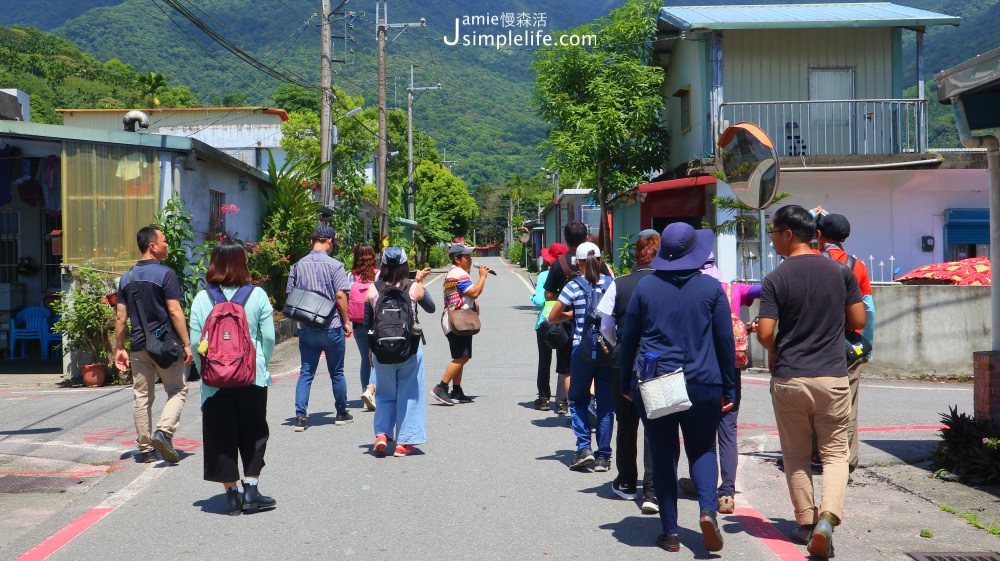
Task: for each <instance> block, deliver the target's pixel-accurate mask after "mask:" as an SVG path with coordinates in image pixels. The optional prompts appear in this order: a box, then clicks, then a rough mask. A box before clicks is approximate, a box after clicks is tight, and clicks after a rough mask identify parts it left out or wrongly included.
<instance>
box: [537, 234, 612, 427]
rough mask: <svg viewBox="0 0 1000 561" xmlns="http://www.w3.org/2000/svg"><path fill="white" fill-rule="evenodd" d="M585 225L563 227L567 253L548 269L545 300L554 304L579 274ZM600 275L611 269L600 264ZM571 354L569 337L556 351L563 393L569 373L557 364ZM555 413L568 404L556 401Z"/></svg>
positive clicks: (566, 361) (565, 410) (566, 410)
mask: <svg viewBox="0 0 1000 561" xmlns="http://www.w3.org/2000/svg"><path fill="white" fill-rule="evenodd" d="M587 232H588V230H587V225H586V224H584V223H583V222H579V221H577V222H569V223H567V224H566V225H565V226H563V238H564V239H565V240H566V247H568V248H569V251H568V252H567V254H566V255H565V256H561V257H560V258H559V259H556V260H555V262H553V263H552V266H551V267H549V275H548V276H547V277H546V278H545V284H544V287H545V299H546V300H548V301H551V302H554V301H555V300H556V299H557V298H559V293H560V292H562V289H563V287H564V286H566V283H567V282H569V281H570V280H572V279H573V278H574V277H576V276H577V275H579V274H580V267H579V266H578V265H577V263H576V257H575V255H576V248H577V247H579V246H580V244H582V243H584V242H586V241H587V238H588V234H587ZM601 273H602V274H605V275H611V269H609V268H608V266H607V265H605V264H604V263H603V262H601ZM572 352H573V338H572V337H570V338H569V341H568V342H567V343H566V346H565V347H563V348H561V349H556V367H557V370H556V373H558V374H559V381H558V382H557V383H558V384H559V386H560V387H561V388H562V389H563V393H568V392H569V372H565V373H563V372H559V370H558V365H559V364H567V365H568V364H570V363H571V360H570V354H571V353H572ZM556 413H558V414H560V415H566V414H568V413H569V404H568V403H564V402H561V401H558V400H557V401H556Z"/></svg>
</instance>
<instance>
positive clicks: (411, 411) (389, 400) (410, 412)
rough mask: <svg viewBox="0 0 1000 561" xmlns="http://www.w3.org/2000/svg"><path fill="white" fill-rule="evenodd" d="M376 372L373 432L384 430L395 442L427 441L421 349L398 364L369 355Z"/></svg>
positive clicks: (379, 432) (421, 347)
mask: <svg viewBox="0 0 1000 561" xmlns="http://www.w3.org/2000/svg"><path fill="white" fill-rule="evenodd" d="M372 366H374V367H375V371H377V372H378V391H377V392H376V393H375V419H374V421H373V423H374V425H375V435H376V436H378V435H379V434H386V435H387V436H388V437H389V438H393V435H394V434H395V438H394V440H395V441H396V443H397V444H423V443H425V442H427V401H426V399H425V395H426V392H424V349H423V345H421V346H420V347H419V348H418V349H417V352H416V354H414V355H413V356H411V357H410V358H408V359H406V360H405V361H403V362H401V363H399V364H382V363H380V362H379V361H378V358H376V357H374V356H372Z"/></svg>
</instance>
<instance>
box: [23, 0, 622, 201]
mask: <svg viewBox="0 0 1000 561" xmlns="http://www.w3.org/2000/svg"><path fill="white" fill-rule="evenodd" d="M620 3H621V2H619V1H610V0H606V1H596V2H587V3H580V4H571V3H569V2H565V1H560V0H546V1H535V2H527V1H511V2H506V3H504V5H503V7H502V12H517V13H520V12H526V13H530V14H539V13H543V14H545V20H546V21H545V24H546V25H545V27H544V29H545V30H547V31H552V30H555V29H559V28H566V27H570V26H575V25H579V24H581V23H584V22H587V21H591V20H593V19H595V18H597V17H600V16H601V15H604V14H605V13H607V11H608V10H609V9H611V8H612V7H614V6H616V5H619V4H620ZM28 4H30V3H28ZM81 4H92V5H94V6H95V7H93V8H91V9H89V10H87V11H85V12H83V13H81V14H80V15H77V16H76V17H72V18H69V19H67V20H66V21H64V22H62V23H61V24H60V25H59V26H58V27H55V28H53V29H52V31H53V32H54V33H56V34H58V35H60V36H63V37H66V38H68V39H70V40H71V41H73V42H74V43H75V44H77V45H78V46H79V47H80V49H81V50H83V51H85V52H87V53H90V54H92V55H93V56H95V57H97V58H98V59H101V60H106V59H110V58H119V59H121V60H122V61H123V62H126V63H128V64H130V65H132V66H134V67H135V68H137V69H139V70H141V71H155V72H161V73H163V74H166V75H167V76H169V77H170V83H171V84H185V85H188V86H190V88H191V90H192V91H193V92H194V93H195V95H196V96H197V98H198V99H199V100H200V101H201V102H202V103H205V104H218V103H220V102H221V100H222V99H223V98H226V96H229V99H233V98H234V96H233V94H238V95H242V96H245V103H248V104H257V103H267V102H268V101H269V99H270V96H271V94H272V93H273V91H274V89H275V88H276V87H277V86H278V85H280V84H281V82H279V81H278V80H275V79H273V78H270V77H267V76H264V75H263V74H262V73H260V72H258V71H257V70H254V69H252V68H250V67H249V65H247V64H246V63H244V62H242V61H239V60H237V59H236V57H235V56H234V55H232V54H230V53H229V52H227V51H225V50H224V49H222V48H221V47H220V46H219V45H218V44H216V43H215V42H213V41H211V40H210V39H208V38H207V37H206V36H205V35H204V33H202V32H201V31H200V30H198V29H197V28H196V27H195V26H194V25H192V24H191V23H190V22H189V21H187V20H185V19H183V18H182V17H180V16H179V15H178V14H177V13H176V12H174V11H172V10H171V9H169V8H166V7H165V6H163V5H162V4H161V3H160V2H155V3H154V2H136V1H127V2H121V3H118V4H116V5H104V4H107V2H106V1H104V2H101V1H99V0H90V1H89V2H86V1H85V2H82V3H81ZM186 4H189V5H192V6H193V5H197V9H195V10H194V12H195V13H196V14H197V16H198V17H199V18H200V19H202V20H203V21H204V22H205V23H206V24H208V25H209V26H211V27H212V29H214V30H215V31H217V32H218V33H220V34H221V35H223V36H225V37H226V38H228V39H229V40H231V41H232V42H234V43H236V44H237V45H238V46H239V47H240V48H242V49H243V50H245V51H247V52H250V53H252V54H253V55H254V56H255V57H256V58H257V59H259V60H261V61H263V62H265V63H267V64H268V65H269V66H271V67H274V68H276V69H278V70H279V71H280V72H282V73H283V74H285V75H287V76H288V77H289V78H291V79H294V80H299V81H302V82H308V83H312V84H318V82H319V46H320V27H319V25H318V19H316V18H314V17H313V13H314V12H315V11H316V10H317V9H318V8H319V3H318V2H302V1H300V0H284V1H281V2H264V3H262V2H254V1H250V0H201V1H199V2H197V3H194V2H186ZM333 4H336V2H333ZM389 4H390V12H389V20H388V21H389V22H390V23H404V22H415V21H418V20H419V18H421V17H423V18H425V19H426V21H427V27H425V28H420V29H409V30H406V31H405V32H404V33H402V34H399V35H398V36H397V34H398V31H391V32H390V35H389V36H390V38H393V37H395V39H394V40H393V41H392V42H391V43H390V44H389V47H388V49H387V53H388V67H387V76H389V78H388V80H387V92H388V95H387V97H388V105H389V107H390V108H392V107H400V108H403V109H405V107H406V87H407V86H408V84H409V75H410V65H411V64H413V65H417V66H419V68H417V69H416V71H415V84H416V85H417V86H418V87H419V86H430V85H436V84H438V83H440V84H441V85H442V88H443V89H442V90H441V91H435V92H426V93H424V94H423V95H420V96H419V98H418V101H417V103H416V104H415V105H414V126H415V127H416V128H418V129H420V130H421V131H423V132H426V133H428V134H430V135H431V136H432V137H434V138H435V139H436V140H437V143H438V148H439V150H441V151H442V152H445V153H446V157H447V159H448V160H453V161H457V162H456V163H455V164H453V166H452V167H453V169H454V171H455V172H456V173H457V174H459V175H460V176H461V177H462V178H463V179H465V180H466V181H468V182H469V184H470V185H476V184H478V183H481V182H484V181H489V182H497V181H500V180H502V179H504V178H507V177H511V176H512V175H513V174H515V173H518V174H521V175H534V174H535V173H537V172H538V169H539V166H541V165H542V164H543V162H544V157H543V155H542V154H540V153H539V151H538V148H537V147H538V144H539V143H540V142H541V140H543V139H544V135H545V125H544V123H543V122H542V121H541V120H540V119H539V118H538V117H537V116H536V114H535V112H534V110H533V108H532V107H531V92H532V88H533V82H534V76H533V75H532V73H531V72H530V71H529V70H528V65H529V63H530V61H531V56H532V49H527V48H520V49H508V50H497V49H494V48H489V47H462V46H458V45H456V46H448V45H446V44H445V42H444V36H445V34H453V33H454V21H455V18H463V17H465V16H483V15H486V14H487V13H491V12H490V9H491V8H487V7H484V8H475V7H470V6H469V5H468V4H470V3H466V2H459V1H455V0H437V1H427V2H421V3H419V4H418V3H416V2H397V1H392V2H390V3H389ZM471 4H479V5H481V6H490V5H491V3H488V2H475V3H471ZM161 8H162V10H161ZM347 8H349V9H351V10H353V11H354V17H353V18H351V19H350V24H351V25H353V26H354V29H353V30H351V31H350V34H351V35H352V36H353V38H354V41H353V42H350V43H347V44H346V45H345V43H344V42H343V41H335V42H334V56H335V58H346V60H347V61H346V63H343V64H335V65H334V72H335V75H334V83H335V84H336V85H337V86H339V87H342V88H344V89H345V90H346V91H347V92H348V93H349V94H351V95H362V96H364V98H365V101H366V104H369V105H374V104H375V103H376V84H375V78H376V60H375V17H376V16H375V3H374V2H371V1H367V2H350V3H349V4H348V5H347ZM18 10H19V11H23V12H24V16H23V21H25V22H37V23H41V21H40V20H39V19H38V16H36V15H32V14H31V9H30V7H28V6H21V7H20V8H18ZM499 11H500V10H498V12H499ZM337 29H342V28H337ZM481 31H483V32H490V33H492V32H496V31H499V28H489V29H487V28H481ZM335 33H337V30H335ZM345 46H346V48H347V49H349V50H352V51H353V52H351V53H345V52H344V50H345ZM400 148H401V147H398V146H397V147H393V148H392V149H393V150H399V149H400ZM402 148H403V149H404V150H405V147H402Z"/></svg>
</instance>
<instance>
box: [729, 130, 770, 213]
mask: <svg viewBox="0 0 1000 561" xmlns="http://www.w3.org/2000/svg"><path fill="white" fill-rule="evenodd" d="M719 147H720V148H722V170H723V173H724V174H725V176H726V183H728V184H729V187H730V188H731V189H732V190H733V195H735V196H736V198H737V199H739V200H740V202H742V203H743V204H745V205H746V206H748V207H750V208H751V209H753V210H761V209H764V208H767V207H769V206H771V203H772V202H774V196H775V195H777V194H778V154H777V153H776V152H775V151H774V143H773V142H771V139H770V138H768V136H767V133H765V132H764V131H763V130H761V128H760V127H758V126H757V125H755V124H753V123H736V124H735V125H733V126H731V127H729V128H727V129H726V130H725V131H724V132H723V133H722V136H721V137H719Z"/></svg>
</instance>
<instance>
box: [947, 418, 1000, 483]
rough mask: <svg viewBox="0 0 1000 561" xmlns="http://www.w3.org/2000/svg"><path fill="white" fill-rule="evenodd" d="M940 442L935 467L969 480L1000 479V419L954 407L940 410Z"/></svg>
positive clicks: (983, 481)
mask: <svg viewBox="0 0 1000 561" xmlns="http://www.w3.org/2000/svg"><path fill="white" fill-rule="evenodd" d="M941 423H942V424H943V425H944V426H945V428H943V429H941V442H939V443H938V444H937V446H936V447H935V448H934V454H933V455H932V456H931V460H932V462H933V465H934V469H946V470H948V471H950V472H953V473H955V474H956V475H957V476H958V477H959V479H960V480H961V481H962V482H964V483H968V484H973V485H980V484H991V483H992V484H995V483H1000V423H997V422H995V421H993V420H991V419H988V418H987V419H976V418H974V417H972V416H970V415H967V414H965V413H959V412H958V407H957V406H955V407H952V408H951V409H950V411H949V412H948V413H942V414H941Z"/></svg>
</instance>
